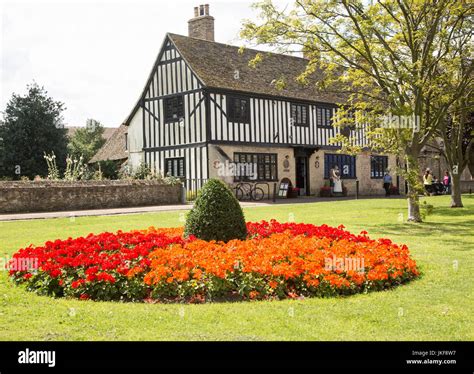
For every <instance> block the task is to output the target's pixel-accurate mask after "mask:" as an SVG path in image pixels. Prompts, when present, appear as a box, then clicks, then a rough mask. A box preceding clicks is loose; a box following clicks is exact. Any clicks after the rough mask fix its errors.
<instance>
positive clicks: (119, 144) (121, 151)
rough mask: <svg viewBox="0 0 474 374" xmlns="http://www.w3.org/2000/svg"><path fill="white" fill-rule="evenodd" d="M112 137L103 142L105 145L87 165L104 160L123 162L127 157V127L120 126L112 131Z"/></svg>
mask: <svg viewBox="0 0 474 374" xmlns="http://www.w3.org/2000/svg"><path fill="white" fill-rule="evenodd" d="M114 130H115V131H114V132H113V134H112V136H111V137H110V138H109V139H108V140H107V141H106V142H105V144H104V145H103V146H102V147H101V148H100V149H99V150H98V151H97V153H96V154H95V155H94V157H92V158H91V160H90V161H89V163H93V162H97V161H106V160H123V159H126V158H127V157H128V152H127V150H126V149H125V134H126V133H127V130H128V127H127V126H126V125H121V126H120V127H118V128H115V129H114Z"/></svg>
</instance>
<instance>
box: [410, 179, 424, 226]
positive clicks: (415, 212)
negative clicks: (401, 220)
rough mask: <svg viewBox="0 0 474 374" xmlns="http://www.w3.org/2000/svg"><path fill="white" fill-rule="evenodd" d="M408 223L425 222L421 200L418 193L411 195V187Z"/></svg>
mask: <svg viewBox="0 0 474 374" xmlns="http://www.w3.org/2000/svg"><path fill="white" fill-rule="evenodd" d="M408 221H411V222H423V221H422V219H421V214H420V199H419V198H418V193H417V192H416V191H415V192H414V193H410V185H408Z"/></svg>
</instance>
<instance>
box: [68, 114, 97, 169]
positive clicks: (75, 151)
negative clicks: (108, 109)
mask: <svg viewBox="0 0 474 374" xmlns="http://www.w3.org/2000/svg"><path fill="white" fill-rule="evenodd" d="M103 134H104V126H103V125H102V124H101V123H100V122H98V121H96V120H94V119H88V120H87V122H86V126H85V127H81V128H79V129H77V130H76V132H75V133H74V135H73V136H72V137H71V138H70V139H69V144H68V145H67V148H68V151H69V154H70V155H71V156H72V157H75V158H78V157H80V156H82V157H83V158H84V162H85V163H87V162H88V161H89V160H90V159H91V158H92V157H93V156H94V155H95V154H96V153H97V151H98V150H99V148H100V147H102V146H103V145H104V143H105V139H104V138H103V137H102V136H103Z"/></svg>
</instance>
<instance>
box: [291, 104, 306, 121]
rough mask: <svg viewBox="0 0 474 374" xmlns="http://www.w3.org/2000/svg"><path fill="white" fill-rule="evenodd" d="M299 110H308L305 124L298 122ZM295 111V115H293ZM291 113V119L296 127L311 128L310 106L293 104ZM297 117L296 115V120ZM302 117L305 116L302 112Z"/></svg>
mask: <svg viewBox="0 0 474 374" xmlns="http://www.w3.org/2000/svg"><path fill="white" fill-rule="evenodd" d="M298 108H301V110H302V109H305V110H306V116H305V122H302V121H298ZM293 110H295V113H293ZM290 113H291V119H292V120H293V125H294V126H299V127H309V105H308V104H302V103H291V106H290ZM295 115H296V118H295ZM302 116H303V112H302V111H301V115H300V117H302Z"/></svg>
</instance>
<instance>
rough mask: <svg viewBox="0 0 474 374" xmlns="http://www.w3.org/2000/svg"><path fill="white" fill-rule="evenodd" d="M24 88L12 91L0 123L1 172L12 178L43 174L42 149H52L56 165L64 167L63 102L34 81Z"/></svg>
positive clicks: (45, 168) (65, 141) (45, 167)
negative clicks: (16, 92)
mask: <svg viewBox="0 0 474 374" xmlns="http://www.w3.org/2000/svg"><path fill="white" fill-rule="evenodd" d="M27 89H28V92H27V94H26V95H25V96H21V95H17V94H13V95H12V97H11V99H10V101H9V102H8V103H7V106H6V109H5V112H4V119H3V121H2V122H1V123H0V139H2V141H1V147H0V152H1V153H2V154H1V155H0V159H1V160H2V161H1V162H0V164H1V165H0V175H3V176H8V177H11V178H14V179H19V178H20V177H21V176H27V177H29V178H33V177H34V176H36V175H42V176H46V175H47V173H48V169H47V164H46V163H45V162H44V159H43V155H44V153H45V152H46V153H50V152H53V153H54V154H55V155H56V160H57V163H58V167H59V168H60V169H62V168H64V165H65V158H66V152H67V149H66V147H67V146H66V145H67V136H66V129H64V126H63V118H62V112H63V110H64V104H63V103H61V102H59V101H54V100H53V98H51V97H49V96H48V93H47V91H46V90H45V89H44V88H43V87H40V86H38V85H37V84H36V83H33V84H31V85H28V86H27Z"/></svg>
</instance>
